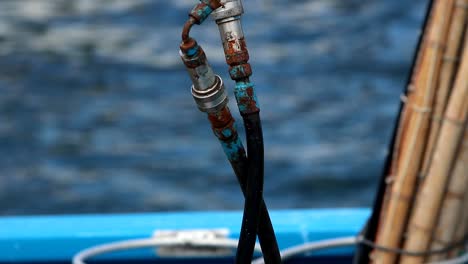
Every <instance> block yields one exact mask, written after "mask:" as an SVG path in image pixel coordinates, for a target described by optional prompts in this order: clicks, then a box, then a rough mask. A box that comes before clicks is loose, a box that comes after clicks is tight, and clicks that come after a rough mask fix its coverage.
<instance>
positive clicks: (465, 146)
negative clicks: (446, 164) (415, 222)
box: [430, 126, 468, 262]
mask: <svg viewBox="0 0 468 264" xmlns="http://www.w3.org/2000/svg"><path fill="white" fill-rule="evenodd" d="M465 195H466V196H467V197H468V130H467V129H466V126H465V133H464V137H463V143H462V147H461V149H460V153H459V154H458V159H457V161H456V163H455V167H454V169H453V172H452V175H451V179H450V183H449V186H448V188H447V193H446V194H445V198H444V201H443V203H442V209H441V212H440V214H439V221H438V224H437V228H436V230H435V232H434V238H433V240H432V244H431V250H438V249H442V248H445V247H447V246H448V245H450V244H452V243H455V242H458V240H459V238H458V237H457V235H458V233H457V229H460V228H461V227H460V226H457V225H458V224H459V223H460V225H461V224H462V222H461V221H462V218H463V217H464V211H468V204H463V202H464V201H465ZM467 202H468V201H467ZM467 220H468V219H467ZM459 232H460V231H459ZM460 233H462V232H460ZM447 257H448V254H439V255H434V256H432V257H431V258H430V262H435V261H437V260H442V259H446V258H447Z"/></svg>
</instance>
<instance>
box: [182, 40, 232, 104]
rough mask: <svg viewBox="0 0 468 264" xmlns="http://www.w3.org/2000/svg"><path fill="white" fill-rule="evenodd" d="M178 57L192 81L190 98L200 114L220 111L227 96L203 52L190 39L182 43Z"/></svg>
mask: <svg viewBox="0 0 468 264" xmlns="http://www.w3.org/2000/svg"><path fill="white" fill-rule="evenodd" d="M180 56H181V58H182V61H183V62H184V64H185V66H186V68H187V71H188V73H189V76H190V79H191V80H192V83H193V85H192V88H191V90H192V96H193V98H194V100H195V102H196V104H197V106H198V109H200V111H202V112H207V113H212V112H216V111H219V110H221V109H222V108H223V107H224V106H226V104H227V102H228V96H227V93H226V90H225V88H224V84H223V80H222V79H221V77H219V76H218V75H216V74H215V73H214V72H213V69H212V68H211V66H210V64H209V63H208V60H207V58H206V55H205V52H204V51H203V49H202V48H201V47H200V46H199V45H198V44H197V42H196V41H195V40H193V39H191V40H190V41H189V42H186V43H182V45H181V47H180Z"/></svg>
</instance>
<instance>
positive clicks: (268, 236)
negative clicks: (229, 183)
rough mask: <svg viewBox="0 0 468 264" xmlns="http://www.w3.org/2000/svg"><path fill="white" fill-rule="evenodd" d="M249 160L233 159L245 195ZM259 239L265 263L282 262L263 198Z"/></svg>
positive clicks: (242, 158)
mask: <svg viewBox="0 0 468 264" xmlns="http://www.w3.org/2000/svg"><path fill="white" fill-rule="evenodd" d="M247 162H248V161H247V157H246V156H245V155H244V156H241V157H240V159H239V161H231V166H232V169H233V170H234V173H235V174H236V176H237V180H238V181H239V185H240V186H241V189H242V192H243V193H244V197H245V196H246V194H247V192H246V191H247V171H248V163H247ZM258 239H259V240H260V247H261V248H262V253H263V259H264V260H265V264H280V263H281V254H280V250H279V247H278V242H277V240H276V236H275V230H274V229H273V224H272V223H271V218H270V214H269V213H268V208H267V206H266V204H265V201H264V200H263V199H262V201H261V205H260V223H259V225H258Z"/></svg>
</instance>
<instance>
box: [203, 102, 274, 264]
mask: <svg viewBox="0 0 468 264" xmlns="http://www.w3.org/2000/svg"><path fill="white" fill-rule="evenodd" d="M208 119H209V120H210V123H211V127H212V129H213V132H214V134H215V135H216V137H217V138H218V140H219V142H220V143H221V146H223V150H224V153H225V154H226V156H227V158H228V160H229V162H230V164H231V167H232V169H233V171H234V173H235V175H236V177H237V180H238V182H239V185H240V187H241V190H242V193H243V194H244V197H246V196H247V179H248V175H247V174H248V171H249V170H248V159H247V155H246V153H245V148H244V146H243V145H242V141H241V140H240V138H239V134H238V133H237V129H236V128H235V127H236V126H235V121H234V118H233V117H232V115H231V112H230V110H229V108H228V107H227V106H226V107H224V108H223V109H221V110H220V111H218V112H215V113H210V114H208ZM226 131H230V132H229V133H226ZM258 238H259V240H260V247H261V248H262V252H263V258H264V260H265V263H268V264H280V263H281V255H280V251H279V248H278V243H277V240H276V236H275V231H274V229H273V225H272V223H271V219H270V215H269V213H268V209H267V207H266V205H265V202H264V201H263V199H262V201H261V205H260V223H259V225H258Z"/></svg>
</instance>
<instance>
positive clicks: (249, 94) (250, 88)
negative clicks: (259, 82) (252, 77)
mask: <svg viewBox="0 0 468 264" xmlns="http://www.w3.org/2000/svg"><path fill="white" fill-rule="evenodd" d="M234 95H235V96H236V100H237V106H238V107H239V111H240V112H241V114H249V113H253V112H258V111H259V109H260V106H259V103H258V99H257V95H256V93H255V89H254V84H253V83H251V82H241V81H239V82H237V83H236V87H235V89H234Z"/></svg>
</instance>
